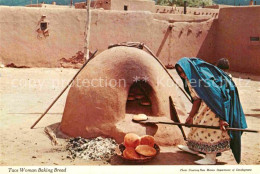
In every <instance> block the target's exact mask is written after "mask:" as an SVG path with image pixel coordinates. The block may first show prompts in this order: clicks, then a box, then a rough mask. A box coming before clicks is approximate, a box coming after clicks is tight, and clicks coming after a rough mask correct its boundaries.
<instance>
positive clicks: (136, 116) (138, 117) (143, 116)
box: [133, 114, 148, 121]
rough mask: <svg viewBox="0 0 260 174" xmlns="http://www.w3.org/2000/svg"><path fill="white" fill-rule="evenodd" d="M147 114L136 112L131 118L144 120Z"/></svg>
mask: <svg viewBox="0 0 260 174" xmlns="http://www.w3.org/2000/svg"><path fill="white" fill-rule="evenodd" d="M147 119H148V118H147V116H146V115H145V114H138V115H134V116H133V120H135V121H144V120H147Z"/></svg>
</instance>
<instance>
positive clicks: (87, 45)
mask: <svg viewBox="0 0 260 174" xmlns="http://www.w3.org/2000/svg"><path fill="white" fill-rule="evenodd" d="M90 3H91V0H86V5H87V18H86V19H87V20H86V29H85V45H84V58H85V61H87V60H88V59H89V38H90V23H91V11H90Z"/></svg>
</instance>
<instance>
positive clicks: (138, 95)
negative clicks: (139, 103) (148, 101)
mask: <svg viewBox="0 0 260 174" xmlns="http://www.w3.org/2000/svg"><path fill="white" fill-rule="evenodd" d="M135 98H136V99H138V100H140V99H143V98H144V95H142V94H137V95H135Z"/></svg>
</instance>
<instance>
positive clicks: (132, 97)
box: [127, 96, 135, 101]
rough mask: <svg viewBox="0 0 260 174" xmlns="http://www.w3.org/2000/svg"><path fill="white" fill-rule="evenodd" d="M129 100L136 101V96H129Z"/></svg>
mask: <svg viewBox="0 0 260 174" xmlns="http://www.w3.org/2000/svg"><path fill="white" fill-rule="evenodd" d="M127 100H128V101H134V100H135V97H134V96H128V98H127Z"/></svg>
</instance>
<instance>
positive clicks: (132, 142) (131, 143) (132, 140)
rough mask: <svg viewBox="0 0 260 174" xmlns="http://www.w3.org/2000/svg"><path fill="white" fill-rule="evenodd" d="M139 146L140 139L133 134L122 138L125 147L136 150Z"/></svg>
mask: <svg viewBox="0 0 260 174" xmlns="http://www.w3.org/2000/svg"><path fill="white" fill-rule="evenodd" d="M139 144H140V137H139V136H138V135H136V134H134V133H128V134H126V135H125V137H124V145H125V146H126V147H133V148H136V146H138V145H139Z"/></svg>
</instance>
